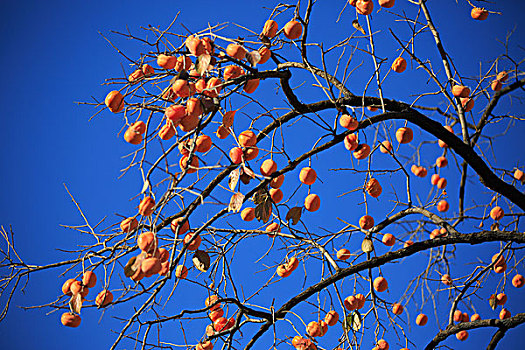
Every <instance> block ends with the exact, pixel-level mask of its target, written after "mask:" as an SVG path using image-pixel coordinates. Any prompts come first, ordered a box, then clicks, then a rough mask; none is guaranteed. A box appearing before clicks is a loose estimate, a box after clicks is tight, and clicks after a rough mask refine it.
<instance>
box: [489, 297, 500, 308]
mask: <svg viewBox="0 0 525 350" xmlns="http://www.w3.org/2000/svg"><path fill="white" fill-rule="evenodd" d="M489 305H490V307H491V309H492V310H496V308H497V307H498V304H497V303H496V294H492V295H491V296H490V298H489Z"/></svg>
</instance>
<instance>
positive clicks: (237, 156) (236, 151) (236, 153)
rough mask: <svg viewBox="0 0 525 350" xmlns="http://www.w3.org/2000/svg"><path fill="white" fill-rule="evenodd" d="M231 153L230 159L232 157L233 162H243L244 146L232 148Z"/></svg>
mask: <svg viewBox="0 0 525 350" xmlns="http://www.w3.org/2000/svg"><path fill="white" fill-rule="evenodd" d="M229 155H230V159H231V161H232V163H233V164H241V163H242V156H243V151H242V148H240V147H233V148H232V149H231V150H230V153H229Z"/></svg>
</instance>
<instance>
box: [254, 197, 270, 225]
mask: <svg viewBox="0 0 525 350" xmlns="http://www.w3.org/2000/svg"><path fill="white" fill-rule="evenodd" d="M271 213H272V201H271V199H270V198H269V197H267V198H266V200H265V201H263V202H261V203H259V204H257V206H256V207H255V218H256V219H257V220H259V221H262V222H264V223H266V222H268V220H269V219H270V214H271Z"/></svg>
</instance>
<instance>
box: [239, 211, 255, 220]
mask: <svg viewBox="0 0 525 350" xmlns="http://www.w3.org/2000/svg"><path fill="white" fill-rule="evenodd" d="M241 219H242V220H244V221H252V220H253V219H255V208H244V209H243V210H242V211H241Z"/></svg>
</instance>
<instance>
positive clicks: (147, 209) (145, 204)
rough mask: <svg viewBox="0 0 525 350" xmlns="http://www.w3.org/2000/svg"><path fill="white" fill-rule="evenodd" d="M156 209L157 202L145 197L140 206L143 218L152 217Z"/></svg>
mask: <svg viewBox="0 0 525 350" xmlns="http://www.w3.org/2000/svg"><path fill="white" fill-rule="evenodd" d="M154 207H155V200H154V199H153V198H152V197H149V196H148V197H144V198H143V199H142V200H141V201H140V204H139V214H140V215H142V216H150V215H151V214H153V208H154Z"/></svg>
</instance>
